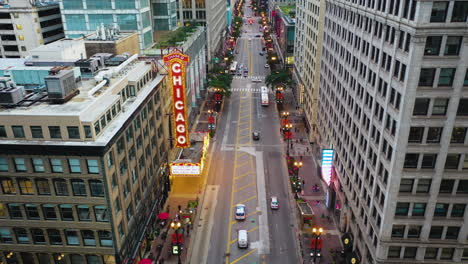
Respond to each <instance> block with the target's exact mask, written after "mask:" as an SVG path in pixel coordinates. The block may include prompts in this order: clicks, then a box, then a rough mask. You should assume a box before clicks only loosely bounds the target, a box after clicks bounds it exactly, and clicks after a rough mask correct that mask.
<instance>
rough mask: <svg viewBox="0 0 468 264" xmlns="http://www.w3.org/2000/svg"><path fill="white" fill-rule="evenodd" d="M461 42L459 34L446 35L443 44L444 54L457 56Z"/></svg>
mask: <svg viewBox="0 0 468 264" xmlns="http://www.w3.org/2000/svg"><path fill="white" fill-rule="evenodd" d="M461 43H462V37H461V36H448V37H447V43H446V44H445V50H444V55H446V56H457V55H458V54H460V48H461ZM453 71H454V72H455V69H453ZM441 74H442V73H441ZM452 78H453V77H452Z"/></svg>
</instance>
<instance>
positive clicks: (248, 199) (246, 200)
mask: <svg viewBox="0 0 468 264" xmlns="http://www.w3.org/2000/svg"><path fill="white" fill-rule="evenodd" d="M254 198H257V195H253V196H251V197H249V198H247V199H244V200H243V201H240V202H238V204H243V203H245V202H248V201H250V200H252V199H254ZM232 207H236V205H235V204H233V205H232Z"/></svg>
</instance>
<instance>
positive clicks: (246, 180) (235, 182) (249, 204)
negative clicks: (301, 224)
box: [192, 8, 299, 263]
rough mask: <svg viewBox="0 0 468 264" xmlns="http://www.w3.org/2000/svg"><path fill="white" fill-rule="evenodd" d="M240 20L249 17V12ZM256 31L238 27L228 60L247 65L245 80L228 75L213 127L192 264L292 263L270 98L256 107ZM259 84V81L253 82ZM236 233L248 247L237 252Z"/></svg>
mask: <svg viewBox="0 0 468 264" xmlns="http://www.w3.org/2000/svg"><path fill="white" fill-rule="evenodd" d="M245 14H246V16H247V17H252V12H251V11H250V9H249V8H246V12H245ZM258 18H259V17H257V18H255V20H258ZM245 21H246V20H245ZM258 27H259V26H258V23H257V21H255V23H253V25H250V24H244V27H243V29H242V30H243V32H244V31H247V33H245V32H244V33H243V34H242V36H241V37H240V38H239V40H238V43H237V46H236V49H237V50H238V51H239V53H238V54H236V58H235V59H234V60H235V61H237V62H238V65H240V64H242V65H243V67H248V76H247V77H244V76H237V75H236V76H235V77H234V80H233V83H232V87H231V91H232V95H231V97H230V98H229V100H226V102H225V105H224V111H223V114H222V116H221V118H220V122H219V123H218V127H217V131H216V137H215V141H216V143H215V146H214V149H213V160H212V162H211V168H210V172H209V177H208V182H207V196H205V204H210V206H211V207H213V208H214V212H212V213H211V214H207V215H206V216H205V217H208V218H209V219H205V220H207V221H206V222H205V224H207V225H208V228H206V229H204V230H206V232H205V233H204V234H201V235H202V236H204V238H202V239H200V241H201V243H202V245H197V248H200V249H201V250H204V251H205V252H197V253H195V254H197V255H198V256H197V257H198V259H196V260H195V261H198V262H197V263H298V252H299V250H298V248H297V245H296V240H295V236H296V234H297V230H295V227H294V221H295V217H296V216H295V214H294V213H293V211H292V209H291V208H290V205H289V201H290V197H289V195H288V190H287V188H288V186H287V176H286V175H287V171H286V165H285V163H284V145H283V144H282V140H281V137H280V132H279V130H280V127H279V121H278V113H277V110H276V109H275V104H274V101H273V94H272V93H271V92H270V96H269V97H270V105H269V107H262V106H261V104H260V87H261V86H264V85H265V84H264V79H265V76H266V75H267V74H268V69H267V68H265V63H266V61H265V57H263V56H260V55H259V53H260V51H261V47H262V38H260V37H255V36H256V35H261V33H260V32H259V30H258ZM249 39H251V40H249ZM258 79H260V80H262V81H261V82H256V83H255V82H252V80H258ZM253 131H258V132H260V139H259V140H258V141H254V140H253V139H252V132H253ZM271 196H276V197H278V201H279V205H280V209H279V210H275V211H273V210H271V209H270V197H271ZM207 199H209V200H210V201H207ZM238 203H242V204H245V205H246V219H245V220H242V221H239V220H235V217H234V216H235V211H234V210H235V205H236V204H238ZM203 207H205V206H203ZM202 209H207V208H202ZM239 229H245V230H247V231H248V239H249V247H248V248H247V249H239V248H238V246H237V231H238V230H239ZM203 244H205V245H203ZM192 263H195V262H194V258H192Z"/></svg>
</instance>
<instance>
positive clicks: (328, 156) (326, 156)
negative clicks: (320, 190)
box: [322, 149, 335, 186]
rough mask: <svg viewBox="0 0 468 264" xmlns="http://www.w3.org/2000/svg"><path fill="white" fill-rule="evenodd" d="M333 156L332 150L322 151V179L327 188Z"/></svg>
mask: <svg viewBox="0 0 468 264" xmlns="http://www.w3.org/2000/svg"><path fill="white" fill-rule="evenodd" d="M334 155H335V151H334V150H333V149H324V150H322V178H323V179H324V180H325V182H326V183H327V185H328V186H330V182H331V175H332V167H333V158H334Z"/></svg>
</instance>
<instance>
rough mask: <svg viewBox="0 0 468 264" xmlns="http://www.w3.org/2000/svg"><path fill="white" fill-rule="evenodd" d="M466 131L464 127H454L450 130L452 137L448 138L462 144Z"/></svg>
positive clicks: (452, 141) (451, 141)
mask: <svg viewBox="0 0 468 264" xmlns="http://www.w3.org/2000/svg"><path fill="white" fill-rule="evenodd" d="M466 131H467V128H466V127H454V128H453V130H452V137H451V139H450V143H461V144H463V143H464V142H465V136H466Z"/></svg>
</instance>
